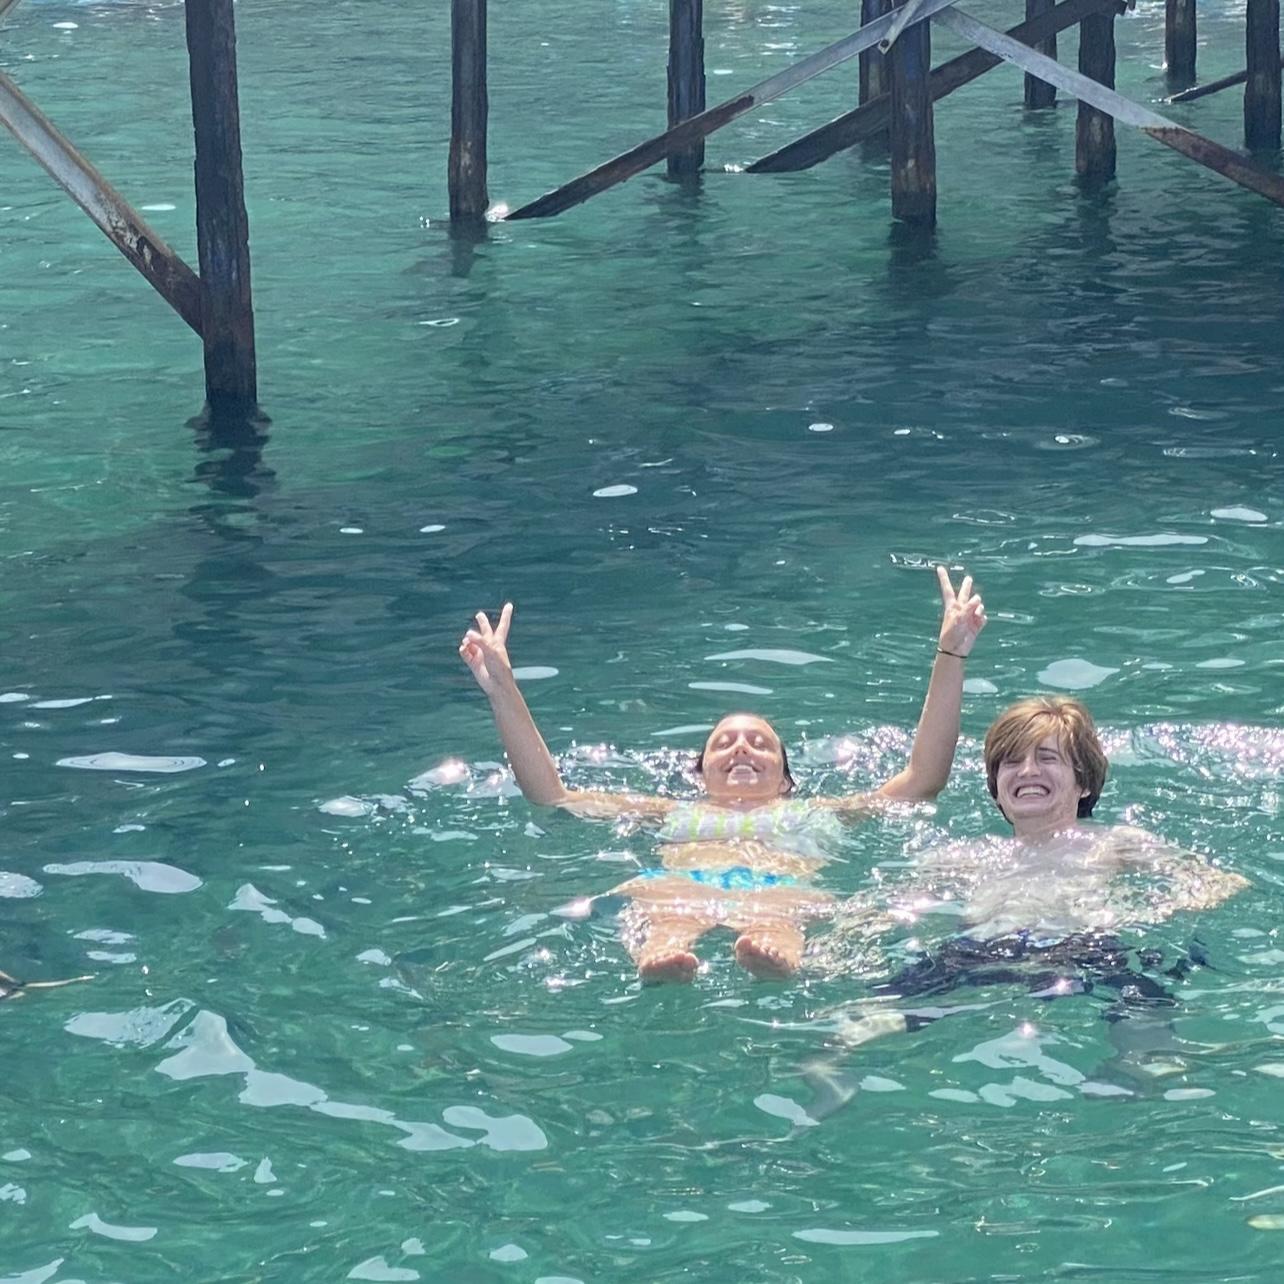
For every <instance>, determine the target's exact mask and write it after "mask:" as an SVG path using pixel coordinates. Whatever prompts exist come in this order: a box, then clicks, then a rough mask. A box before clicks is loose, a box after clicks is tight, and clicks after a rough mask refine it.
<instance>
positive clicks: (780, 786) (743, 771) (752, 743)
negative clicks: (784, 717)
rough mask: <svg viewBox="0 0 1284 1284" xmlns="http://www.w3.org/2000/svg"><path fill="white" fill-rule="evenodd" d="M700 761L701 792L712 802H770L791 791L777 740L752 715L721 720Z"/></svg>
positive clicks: (764, 722)
mask: <svg viewBox="0 0 1284 1284" xmlns="http://www.w3.org/2000/svg"><path fill="white" fill-rule="evenodd" d="M700 760H701V769H700V774H701V776H702V778H703V780H704V787H705V792H706V793H707V794H708V795H709V798H710V799H711V800H712V801H714V802H770V801H771V800H772V799H775V798H780V797H782V796H783V795H784V794H787V793H788V792H789V790H790V788H791V787H792V783H793V782H792V781H791V780H790V779H789V777H788V776H787V774H786V771H785V752H784V747H783V746H782V745H781V743H780V737H779V736H778V735H776V732H775V730H774V729H773V728H772V725H771V723H769V722H768V721H767V720H766V718H760V717H758V716H757V715H756V714H752V713H733V714H731V715H729V716H728V717H726V718H723V719H722V721H721V722H719V723H718V725H717V726H716V727H714V729H713V731H712V732H711V733H710V734H709V739H708V740H706V741H705V745H704V752H703V753H702V754H701V759H700Z"/></svg>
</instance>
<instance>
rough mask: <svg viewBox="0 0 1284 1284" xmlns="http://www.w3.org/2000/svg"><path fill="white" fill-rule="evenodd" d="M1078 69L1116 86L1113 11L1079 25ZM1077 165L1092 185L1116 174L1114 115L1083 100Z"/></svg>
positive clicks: (1078, 121)
mask: <svg viewBox="0 0 1284 1284" xmlns="http://www.w3.org/2000/svg"><path fill="white" fill-rule="evenodd" d="M1275 2H1276V3H1278V2H1279V0H1275ZM1079 71H1080V74H1081V75H1084V76H1087V77H1088V78H1089V79H1091V80H1095V81H1097V83H1098V84H1102V85H1105V86H1106V88H1107V89H1113V88H1114V87H1115V15H1114V13H1113V11H1110V10H1107V11H1106V12H1104V13H1094V14H1090V15H1089V16H1088V17H1086V18H1084V20H1083V21H1082V22H1081V23H1080V24H1079ZM1074 168H1075V173H1077V174H1078V175H1079V177H1080V178H1081V179H1082V180H1083V181H1084V182H1085V183H1087V184H1089V185H1096V184H1100V183H1105V182H1108V181H1109V180H1110V179H1112V178H1114V176H1115V122H1114V118H1113V117H1112V116H1110V115H1109V114H1107V113H1106V112H1104V111H1099V110H1098V109H1097V108H1096V107H1092V106H1089V104H1088V103H1086V102H1084V101H1082V100H1080V102H1079V117H1078V120H1077V122H1076V128H1075V155H1074Z"/></svg>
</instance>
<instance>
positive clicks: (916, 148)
mask: <svg viewBox="0 0 1284 1284" xmlns="http://www.w3.org/2000/svg"><path fill="white" fill-rule="evenodd" d="M887 70H888V80H889V85H888V93H889V96H890V107H891V117H890V120H889V121H888V131H889V136H890V137H889V141H890V144H891V148H890V150H891V160H892V217H893V218H896V219H900V220H902V221H903V222H906V223H916V224H919V225H920V226H924V227H933V226H935V224H936V139H935V135H934V132H933V122H932V90H931V83H930V79H929V78H930V76H931V72H932V36H931V28H930V27H929V26H928V24H927V23H926V22H923V21H920V22H917V23H915V25H914V26H912V27H910V28H909V29H908V30H906V31H904V32H903V33H902V34H901V35H900V37H899V38H898V39H897V41H896V43H895V44H894V45H893V46H892V48H891V51H890V52H889V53H888V54H887Z"/></svg>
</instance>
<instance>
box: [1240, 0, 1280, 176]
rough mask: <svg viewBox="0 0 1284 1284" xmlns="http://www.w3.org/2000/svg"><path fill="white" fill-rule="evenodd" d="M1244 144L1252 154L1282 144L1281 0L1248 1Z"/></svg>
mask: <svg viewBox="0 0 1284 1284" xmlns="http://www.w3.org/2000/svg"><path fill="white" fill-rule="evenodd" d="M1245 48H1246V51H1247V54H1248V62H1247V71H1248V79H1247V81H1246V83H1245V86H1244V145H1245V146H1246V147H1248V148H1249V149H1250V150H1252V151H1258V150H1267V149H1272V148H1278V147H1279V145H1280V0H1248V22H1247V32H1246V36H1245Z"/></svg>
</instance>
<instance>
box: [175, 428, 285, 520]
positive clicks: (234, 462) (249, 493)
mask: <svg viewBox="0 0 1284 1284" xmlns="http://www.w3.org/2000/svg"><path fill="white" fill-rule="evenodd" d="M270 423H271V420H270V419H269V418H268V417H267V416H266V415H265V414H263V413H262V412H257V413H254V414H248V415H247V414H212V413H210V411H209V409H208V408H207V409H206V410H205V411H204V412H202V413H201V414H200V415H198V416H197V417H196V418H195V419H192V420H189V421H188V427H189V428H191V429H192V431H193V434H194V440H195V442H196V448H197V450H199V451H200V452H201V454H202V455H204V456H205V458H204V459H201V460H198V461H197V464H196V469H195V472H194V474H193V480H194V481H196V482H199V483H201V484H202V485H205V486H208V487H209V488H210V490H211V491H213V492H215V493H216V494H220V495H227V496H229V497H233V498H237V499H253V498H254V497H255V496H256V495H258V494H260V493H261V492H262V491H264V490H266V489H268V488H270V487H271V486H272V485H273V484H274V482H275V480H276V474H275V473H274V472H273V471H272V470H271V469H270V468H268V467H266V465H265V464H264V463H263V450H264V447H265V446H266V445H267V440H268V425H269V424H270Z"/></svg>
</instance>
